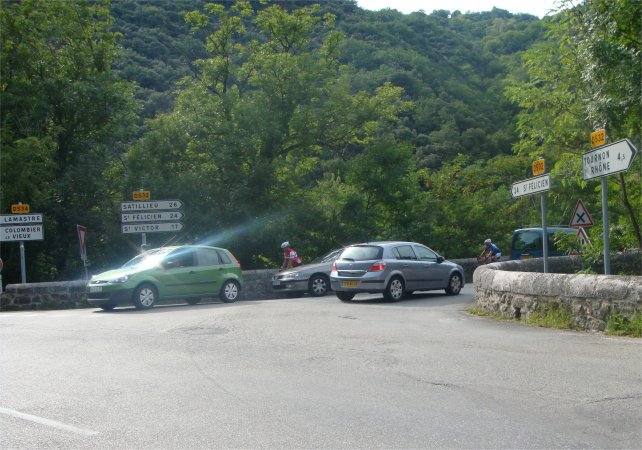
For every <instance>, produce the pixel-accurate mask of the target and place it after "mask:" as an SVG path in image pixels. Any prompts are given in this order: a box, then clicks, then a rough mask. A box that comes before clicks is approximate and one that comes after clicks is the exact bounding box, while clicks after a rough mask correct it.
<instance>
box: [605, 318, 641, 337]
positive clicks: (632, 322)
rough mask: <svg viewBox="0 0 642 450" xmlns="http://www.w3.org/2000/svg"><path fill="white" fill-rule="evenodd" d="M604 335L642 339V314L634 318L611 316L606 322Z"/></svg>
mask: <svg viewBox="0 0 642 450" xmlns="http://www.w3.org/2000/svg"><path fill="white" fill-rule="evenodd" d="M604 333H605V334H610V335H614V336H630V337H637V338H639V337H642V313H640V312H637V313H635V315H634V316H633V317H627V316H624V315H622V314H611V315H610V316H609V318H608V320H607V321H606V331H605V332H604Z"/></svg>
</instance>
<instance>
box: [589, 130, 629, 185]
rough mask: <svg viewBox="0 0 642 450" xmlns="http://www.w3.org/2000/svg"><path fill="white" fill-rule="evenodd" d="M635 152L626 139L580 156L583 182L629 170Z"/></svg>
mask: <svg viewBox="0 0 642 450" xmlns="http://www.w3.org/2000/svg"><path fill="white" fill-rule="evenodd" d="M637 151H638V150H637V149H636V148H635V147H634V146H633V144H631V142H630V141H629V140H628V139H622V140H621V141H618V142H614V143H613V144H609V145H605V146H603V147H598V148H596V149H594V150H591V151H588V152H586V153H584V154H583V155H582V168H583V170H584V180H585V181H586V180H592V179H593V178H600V177H605V176H607V175H612V174H614V173H618V172H625V171H627V170H629V167H631V162H632V161H633V158H635V155H636V153H637Z"/></svg>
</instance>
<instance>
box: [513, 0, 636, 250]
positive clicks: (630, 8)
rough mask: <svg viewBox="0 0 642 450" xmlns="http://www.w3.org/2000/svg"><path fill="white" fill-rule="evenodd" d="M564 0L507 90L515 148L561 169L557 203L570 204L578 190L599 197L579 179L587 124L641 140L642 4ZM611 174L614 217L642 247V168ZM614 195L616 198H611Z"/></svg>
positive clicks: (594, 200) (590, 198)
mask: <svg viewBox="0 0 642 450" xmlns="http://www.w3.org/2000/svg"><path fill="white" fill-rule="evenodd" d="M561 6H562V9H563V10H562V12H560V13H559V14H558V15H557V16H555V17H554V18H553V19H551V21H550V22H549V24H548V26H549V39H548V41H547V42H546V43H543V44H541V45H537V46H534V47H533V48H532V49H530V50H529V51H527V52H526V53H525V55H524V63H525V68H526V72H525V73H521V74H518V75H514V76H513V79H512V81H511V82H510V86H509V88H508V89H507V92H508V94H509V96H510V97H511V98H512V99H513V100H514V101H515V102H516V103H517V104H519V105H520V106H521V107H522V111H521V112H520V114H519V121H518V124H519V125H518V127H519V132H520V142H519V143H518V144H517V146H516V151H517V152H518V153H519V154H523V155H529V156H531V157H536V156H545V157H546V158H547V163H548V164H549V167H553V170H552V173H553V175H558V174H559V175H560V177H559V178H560V180H561V182H560V188H561V189H560V190H559V191H558V194H559V195H558V196H557V198H556V201H557V205H558V206H559V207H562V208H563V209H566V210H568V208H570V206H571V205H572V204H574V203H575V201H576V196H577V195H579V194H581V195H582V196H584V197H585V202H586V200H587V197H588V202H587V203H589V204H590V203H593V204H595V205H597V204H599V196H598V195H597V194H598V193H599V190H598V189H596V188H595V186H594V185H593V184H591V183H586V182H584V181H583V180H582V175H581V158H580V157H579V156H580V154H581V153H582V152H584V151H585V150H587V149H588V147H587V144H588V142H589V134H590V132H591V131H593V130H595V129H598V128H606V129H607V133H608V135H609V136H610V140H611V141H616V140H618V139H621V138H625V137H628V138H631V139H633V140H634V141H635V142H637V143H638V144H639V143H640V138H642V135H641V129H640V127H641V126H642V125H641V123H642V120H641V117H640V103H639V101H640V98H641V92H640V89H641V86H640V79H641V78H642V73H641V67H640V64H639V57H640V54H641V53H642V49H641V47H640V45H641V41H640V39H639V30H640V15H641V13H642V11H641V7H642V6H641V5H640V3H639V2H636V1H629V0H618V1H615V2H613V1H608V2H607V1H602V0H596V1H591V2H585V3H582V4H580V5H577V6H575V5H574V4H573V3H572V2H571V1H564V2H562V3H561ZM564 8H566V9H564ZM635 164H636V165H639V160H638V162H636V163H635ZM608 182H609V192H612V193H613V194H615V195H610V197H609V198H610V199H611V204H610V205H609V211H610V215H612V216H613V222H614V223H616V224H620V225H622V226H624V225H626V229H627V231H626V234H628V235H629V236H631V237H632V238H633V240H635V242H636V243H637V244H636V245H637V246H638V247H640V248H642V238H641V236H640V225H639V211H640V210H641V209H642V199H641V196H640V194H639V193H640V190H641V189H640V174H639V171H637V170H631V171H629V172H628V173H627V174H626V175H621V176H617V177H609V178H608ZM616 183H617V184H616ZM617 195H619V196H620V201H614V199H615V198H617Z"/></svg>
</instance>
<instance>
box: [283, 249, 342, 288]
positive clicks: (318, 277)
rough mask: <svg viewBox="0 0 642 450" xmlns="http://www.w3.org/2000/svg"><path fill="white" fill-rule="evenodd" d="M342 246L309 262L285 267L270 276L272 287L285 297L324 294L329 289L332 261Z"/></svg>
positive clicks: (339, 252)
mask: <svg viewBox="0 0 642 450" xmlns="http://www.w3.org/2000/svg"><path fill="white" fill-rule="evenodd" d="M342 251H343V248H340V249H337V250H332V251H331V252H330V253H328V254H326V255H323V256H322V257H320V258H317V259H315V260H314V261H312V262H311V263H310V264H304V265H302V266H299V267H293V268H290V269H285V270H283V271H281V272H279V273H277V274H276V275H274V276H273V277H272V288H273V289H274V290H275V291H277V292H283V294H284V295H285V296H286V297H298V296H301V295H303V294H304V293H306V292H307V293H309V294H310V295H311V296H313V297H320V296H322V295H325V294H327V293H328V291H329V290H330V271H331V270H332V263H333V262H334V260H335V259H337V257H338V256H339V255H340V254H341V252H342Z"/></svg>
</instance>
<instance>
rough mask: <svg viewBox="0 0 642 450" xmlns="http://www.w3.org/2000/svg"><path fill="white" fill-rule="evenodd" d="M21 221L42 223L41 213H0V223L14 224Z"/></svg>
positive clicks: (21, 222)
mask: <svg viewBox="0 0 642 450" xmlns="http://www.w3.org/2000/svg"><path fill="white" fill-rule="evenodd" d="M23 223H42V214H3V215H0V224H2V225H16V224H23Z"/></svg>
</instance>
